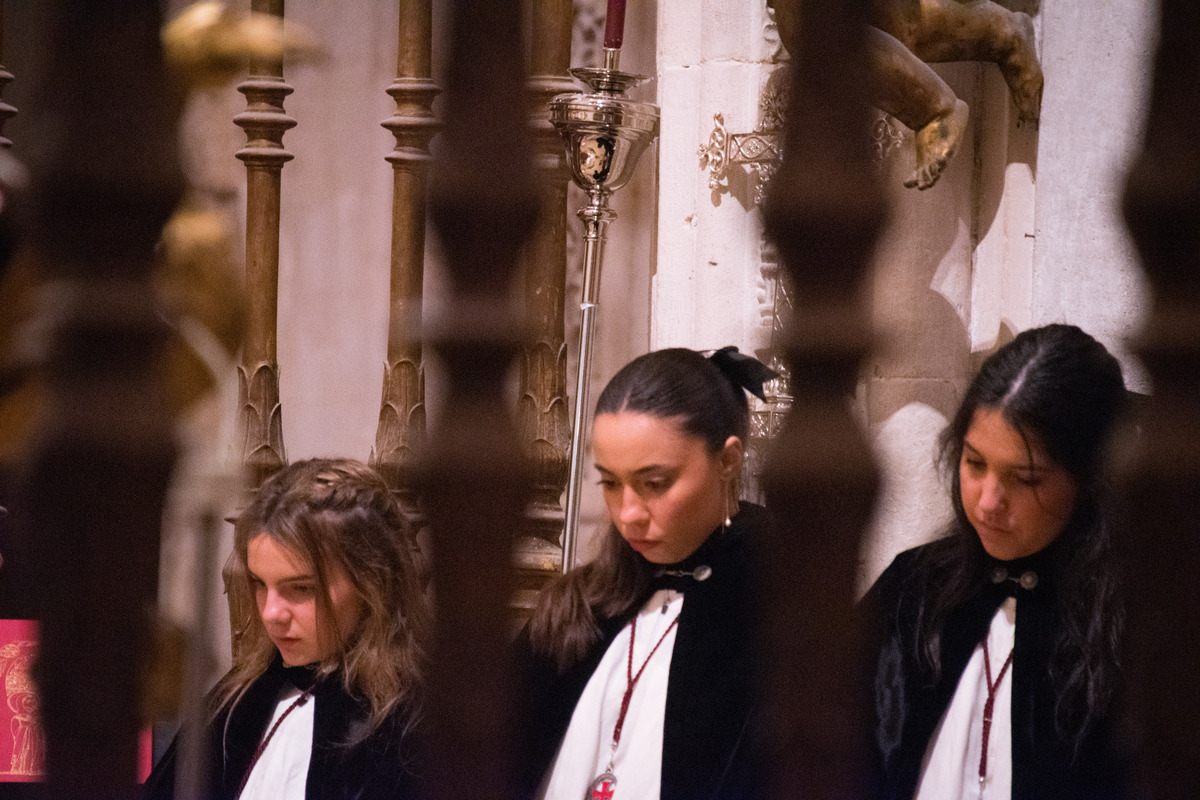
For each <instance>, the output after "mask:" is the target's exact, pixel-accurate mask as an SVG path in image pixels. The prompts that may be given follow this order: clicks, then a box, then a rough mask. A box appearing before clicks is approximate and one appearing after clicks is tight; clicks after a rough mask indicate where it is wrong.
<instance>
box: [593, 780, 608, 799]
mask: <svg viewBox="0 0 1200 800" xmlns="http://www.w3.org/2000/svg"><path fill="white" fill-rule="evenodd" d="M612 798H613V791H612V784H611V783H609V782H608V781H604V782H603V783H601V784H600V785H599V786H597V787H596V788H595V789H592V800H612Z"/></svg>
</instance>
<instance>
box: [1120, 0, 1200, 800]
mask: <svg viewBox="0 0 1200 800" xmlns="http://www.w3.org/2000/svg"><path fill="white" fill-rule="evenodd" d="M1197 37H1200V5H1197V4H1196V3H1195V2H1193V0H1162V2H1161V26H1160V40H1159V49H1158V55H1157V60H1156V62H1155V73H1154V88H1153V93H1152V95H1151V102H1150V111H1149V118H1148V121H1147V124H1146V128H1145V130H1146V133H1145V143H1144V150H1143V152H1142V153H1141V155H1140V156H1139V158H1138V159H1137V160H1136V162H1135V163H1134V165H1133V168H1132V170H1131V172H1130V174H1129V178H1128V183H1127V185H1126V190H1125V198H1124V201H1125V217H1126V221H1127V222H1128V224H1129V228H1130V230H1131V232H1132V233H1133V237H1134V240H1135V241H1136V243H1137V246H1138V249H1139V250H1140V252H1141V256H1142V260H1143V263H1144V265H1145V269H1146V274H1147V277H1148V278H1149V280H1150V283H1151V286H1152V291H1153V313H1152V314H1151V315H1150V317H1149V321H1148V322H1147V324H1146V327H1145V328H1144V329H1143V331H1142V332H1141V334H1140V336H1139V337H1138V340H1137V349H1138V352H1139V354H1140V356H1141V358H1142V360H1143V362H1144V363H1145V365H1146V367H1147V369H1148V370H1149V371H1150V374H1151V378H1152V381H1151V382H1152V384H1153V386H1154V392H1153V395H1152V396H1151V398H1150V399H1149V402H1148V403H1147V406H1146V411H1145V415H1144V417H1143V418H1142V419H1141V425H1142V435H1141V437H1140V440H1139V441H1138V443H1137V447H1136V452H1135V454H1134V456H1133V458H1132V459H1130V461H1129V462H1128V464H1127V466H1126V467H1125V471H1124V474H1123V475H1122V478H1121V486H1122V490H1123V491H1122V494H1123V496H1124V499H1125V501H1126V509H1125V510H1126V512H1127V519H1128V520H1129V521H1130V524H1129V527H1128V529H1127V530H1125V531H1124V532H1123V534H1124V535H1123V536H1122V537H1121V538H1120V539H1119V540H1118V543H1119V545H1120V546H1119V551H1120V552H1121V554H1122V555H1123V556H1124V557H1125V558H1126V559H1127V560H1128V563H1129V567H1130V572H1129V576H1128V585H1127V586H1126V589H1125V593H1124V595H1125V598H1126V601H1127V604H1128V619H1127V622H1126V631H1127V647H1126V654H1127V662H1128V669H1129V677H1130V683H1131V685H1132V690H1131V698H1132V710H1133V715H1134V720H1135V723H1136V724H1135V726H1134V729H1133V730H1134V731H1135V732H1136V735H1137V741H1136V745H1137V747H1138V751H1137V757H1138V763H1137V775H1136V785H1135V787H1134V796H1137V797H1139V798H1147V800H1160V799H1162V800H1166V799H1167V798H1194V797H1197V796H1200V738H1198V737H1197V735H1196V729H1197V723H1198V722H1200V684H1197V681H1196V676H1197V675H1200V617H1197V611H1200V579H1198V578H1197V576H1198V575H1200V51H1198V50H1197V48H1196V41H1197Z"/></svg>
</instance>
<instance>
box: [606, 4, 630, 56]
mask: <svg viewBox="0 0 1200 800" xmlns="http://www.w3.org/2000/svg"><path fill="white" fill-rule="evenodd" d="M624 37H625V0H608V15H607V16H606V17H605V18H604V46H605V47H608V48H620V46H621V42H622V41H623V40H624Z"/></svg>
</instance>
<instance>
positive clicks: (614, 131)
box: [550, 0, 658, 572]
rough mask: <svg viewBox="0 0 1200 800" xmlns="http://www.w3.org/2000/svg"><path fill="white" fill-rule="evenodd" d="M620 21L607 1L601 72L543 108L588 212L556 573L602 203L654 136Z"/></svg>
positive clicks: (649, 107)
mask: <svg viewBox="0 0 1200 800" xmlns="http://www.w3.org/2000/svg"><path fill="white" fill-rule="evenodd" d="M624 15H625V2H624V0H609V4H608V19H607V25H606V28H605V35H604V66H603V67H599V68H596V67H580V68H577V69H573V70H571V74H572V75H574V76H575V77H576V78H578V79H579V80H581V81H583V82H584V83H586V84H587V85H588V86H589V87H591V90H592V91H591V92H589V93H569V94H560V95H558V96H557V97H555V98H554V99H553V100H552V101H551V102H550V121H551V122H553V123H554V127H555V128H557V129H558V132H559V134H561V135H562V137H563V140H564V142H565V144H566V151H567V164H568V165H569V166H570V168H571V176H572V178H573V179H574V181H575V183H576V185H577V186H579V188H581V189H583V190H584V191H585V192H587V195H588V204H587V205H586V206H584V207H583V208H581V209H580V210H579V212H578V214H579V218H580V219H581V220H583V226H584V244H583V301H582V302H581V303H580V306H579V307H580V309H581V310H582V312H583V317H582V320H581V324H580V335H579V377H578V380H577V382H576V386H575V417H574V421H575V424H574V427H573V429H572V433H571V458H570V468H569V476H568V481H567V507H566V514H565V516H566V526H565V529H564V531H563V547H562V570H563V572H566V571H568V570H569V569H571V567H572V566H573V564H574V562H575V543H576V540H577V538H578V534H579V500H580V493H581V489H582V485H583V458H584V451H585V449H586V448H585V446H584V442H585V437H586V433H587V429H588V384H589V379H590V377H591V368H592V343H593V339H594V337H595V332H596V306H597V302H598V299H599V293H600V265H601V262H602V260H603V254H604V235H605V231H606V229H607V228H608V223H609V222H611V221H612V220H613V219H615V218H616V216H617V215H616V214H615V213H613V212H612V211H611V210H609V208H608V198H609V195H611V194H612V193H613V192H614V191H616V190H617V189H619V188H621V187H622V186H624V185H625V184H626V183H627V182H628V181H629V178H630V177H631V176H632V174H633V168H634V166H636V164H637V160H638V157H639V156H641V154H642V151H643V150H645V149H646V145H648V144H649V143H650V142H651V141H652V140H653V139H654V137H655V136H656V135H657V134H658V106H656V105H654V104H653V103H641V102H638V101H636V100H629V99H627V98H626V97H624V96H623V95H624V94H625V90H626V89H627V88H629V87H631V86H636V85H637V84H639V83H641V82H642V81H644V80H646V77H645V76H642V75H630V74H629V73H626V72H621V71H620V70H619V69H618V67H619V65H620V58H621V39H622V29H623V27H624Z"/></svg>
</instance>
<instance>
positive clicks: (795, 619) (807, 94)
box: [761, 0, 886, 800]
mask: <svg viewBox="0 0 1200 800" xmlns="http://www.w3.org/2000/svg"><path fill="white" fill-rule="evenodd" d="M864 5H865V3H847V2H844V0H810V2H806V3H805V6H804V13H805V19H804V25H803V26H801V28H802V29H801V31H800V35H799V41H795V42H791V43H789V46H788V51H789V52H790V53H792V54H793V60H792V68H791V69H792V74H791V91H790V97H791V102H790V107H789V109H788V114H787V121H786V127H785V137H786V139H785V142H786V143H785V148H784V153H785V157H784V160H783V163H782V165H781V166H780V169H779V172H778V173H777V174H776V176H775V178H774V179H773V180H772V181H771V184H770V185H769V187H768V193H767V198H766V206H765V209H764V212H765V224H766V228H767V232H768V234H769V236H770V237H771V238H772V240H773V241H774V242H775V244H776V246H777V247H778V249H779V254H780V257H781V262H782V264H783V268H784V270H785V271H786V274H787V276H788V278H789V280H790V285H791V287H792V289H793V290H794V295H793V301H794V312H793V314H792V317H791V320H790V322H789V325H788V327H787V329H786V332H785V334H784V336H783V345H784V350H785V352H786V356H787V363H788V366H789V368H790V370H791V378H792V394H793V402H792V408H791V411H790V413H789V414H788V416H787V418H786V420H785V422H784V426H783V430H782V431H781V432H780V434H779V437H778V439H777V441H776V443H775V445H774V447H773V448H772V452H771V455H770V457H769V459H768V465H767V470H766V474H765V476H764V486H765V489H766V496H767V505H768V507H769V508H771V509H772V511H773V512H774V515H775V517H776V519H777V520H778V530H777V531H776V532H774V534H773V535H772V536H771V537H769V539H768V540H766V541H764V542H763V544H762V550H763V554H764V556H765V557H764V559H763V562H762V565H761V566H762V575H763V578H764V581H765V595H764V597H763V601H762V605H761V609H762V618H763V625H764V627H763V631H764V634H765V636H766V639H765V641H764V646H765V651H764V659H763V662H764V664H765V665H766V669H767V676H766V679H767V683H766V690H767V693H768V696H767V706H766V707H767V708H770V709H775V710H776V713H775V718H774V719H773V720H772V721H771V722H772V723H773V733H774V743H773V746H774V748H775V750H774V752H772V753H771V754H770V756H771V758H770V759H769V761H768V762H767V763H770V764H773V765H775V767H774V769H775V772H774V776H773V777H774V787H773V790H772V795H771V796H773V797H777V798H781V799H782V798H787V800H796V798H810V797H811V798H832V797H836V798H857V797H865V796H866V794H865V791H866V787H865V786H864V785H863V775H864V769H863V766H864V764H865V763H866V762H865V760H864V759H865V757H866V749H865V747H866V744H867V741H868V740H867V738H866V730H865V709H866V702H867V698H866V697H864V696H863V695H864V692H863V691H862V688H861V686H860V685H859V676H860V675H861V674H862V665H861V664H860V658H861V655H860V652H859V637H857V636H855V631H854V629H853V627H852V625H851V611H852V604H853V601H854V597H853V592H854V585H855V574H856V567H857V562H858V550H859V539H860V535H861V532H862V530H863V528H864V527H865V526H866V524H867V522H868V520H869V518H870V514H871V510H872V506H873V503H874V498H875V495H876V492H877V486H878V475H877V470H876V467H875V465H874V463H873V460H872V456H871V452H870V448H869V447H868V444H867V441H866V439H865V436H864V432H863V431H862V430H861V429H860V428H859V426H858V425H857V424H856V422H855V420H854V418H853V416H852V414H851V401H852V397H853V393H854V387H855V383H856V379H857V376H858V370H859V365H860V364H861V363H862V361H863V359H864V358H865V357H866V355H867V353H868V351H869V349H870V338H869V336H870V334H869V331H870V324H869V318H868V311H867V305H866V302H865V296H864V290H865V283H866V279H867V276H868V273H869V262H870V259H871V255H872V251H873V248H874V245H875V241H876V237H877V236H878V234H879V231H880V228H881V226H882V224H883V222H884V217H885V211H886V209H885V199H884V194H883V190H882V188H881V186H880V183H879V177H878V175H877V174H876V170H875V168H874V167H873V166H872V163H871V158H870V151H869V147H870V137H869V132H868V131H869V128H868V116H867V114H868V106H867V103H866V101H865V99H866V96H867V95H866V94H865V90H864V84H865V83H867V79H866V59H865V58H864V45H863V43H864V33H865V28H864V14H863V11H864V8H863V7H864Z"/></svg>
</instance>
